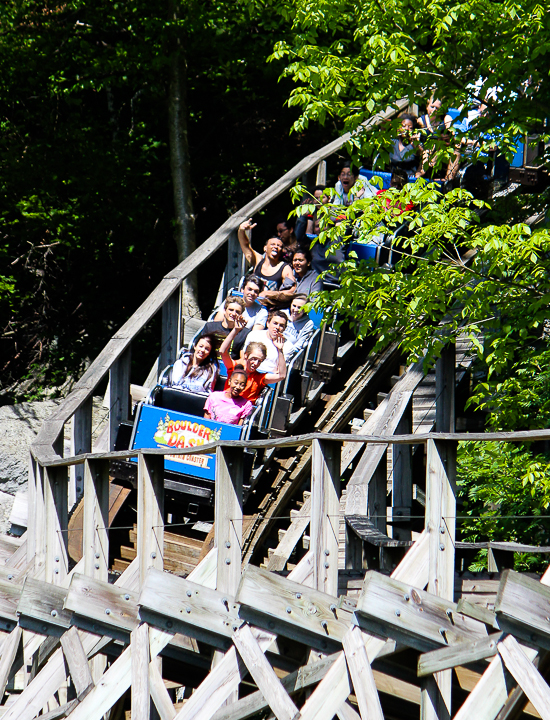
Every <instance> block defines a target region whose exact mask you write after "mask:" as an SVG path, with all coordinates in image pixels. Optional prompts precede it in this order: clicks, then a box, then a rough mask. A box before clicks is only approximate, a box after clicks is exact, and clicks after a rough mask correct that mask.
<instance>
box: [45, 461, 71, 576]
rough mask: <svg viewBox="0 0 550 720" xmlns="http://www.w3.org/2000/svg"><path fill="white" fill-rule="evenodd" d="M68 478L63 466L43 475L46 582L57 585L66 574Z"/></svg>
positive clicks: (47, 470) (46, 470) (47, 471)
mask: <svg viewBox="0 0 550 720" xmlns="http://www.w3.org/2000/svg"><path fill="white" fill-rule="evenodd" d="M68 492H69V476H68V472H67V468H66V467H48V468H46V469H45V473H44V506H45V515H46V517H45V530H46V532H45V541H46V542H45V546H46V551H45V572H46V577H45V579H46V582H50V583H53V584H54V585H61V584H62V583H63V580H64V579H65V577H66V576H67V573H68V571H69V556H68V552H67V530H68V526H69V512H68Z"/></svg>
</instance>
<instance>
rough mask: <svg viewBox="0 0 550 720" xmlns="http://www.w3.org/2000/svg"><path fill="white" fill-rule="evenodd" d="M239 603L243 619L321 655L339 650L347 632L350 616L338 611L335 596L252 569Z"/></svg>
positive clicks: (237, 599) (344, 611)
mask: <svg viewBox="0 0 550 720" xmlns="http://www.w3.org/2000/svg"><path fill="white" fill-rule="evenodd" d="M235 600H236V602H237V603H239V604H240V605H241V609H240V612H239V614H240V617H242V618H243V619H247V620H249V621H250V622H252V623H253V624H256V625H258V626H259V627H262V626H263V627H265V628H266V629H273V630H274V631H275V632H277V633H278V634H282V635H285V636H286V637H290V638H293V639H295V640H298V641H299V642H305V643H306V644H310V645H312V647H315V648H316V649H318V650H320V651H321V652H330V651H331V650H333V649H334V650H335V649H337V647H338V646H337V645H336V646H335V643H338V645H339V644H340V643H341V642H342V637H343V636H344V633H345V632H346V631H347V629H348V627H349V624H350V621H351V613H350V612H349V611H347V610H345V609H344V608H342V607H338V605H339V603H338V598H337V597H336V596H334V597H333V596H331V595H327V594H325V593H321V592H319V591H318V590H314V589H310V588H305V587H304V586H303V585H300V584H298V583H295V582H292V581H291V580H288V579H287V578H282V577H280V576H279V575H275V574H274V573H270V572H268V571H267V570H262V569H261V568H258V567H254V566H253V565H249V566H248V567H247V568H246V570H245V572H244V573H243V577H242V580H241V584H240V586H239V590H238V592H237V596H236V598H235Z"/></svg>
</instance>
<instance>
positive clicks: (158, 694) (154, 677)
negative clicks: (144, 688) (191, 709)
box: [149, 658, 176, 720]
mask: <svg viewBox="0 0 550 720" xmlns="http://www.w3.org/2000/svg"><path fill="white" fill-rule="evenodd" d="M149 690H150V692H151V699H152V700H153V702H154V703H155V707H156V709H157V712H158V714H159V715H160V720H174V718H175V717H176V708H175V707H174V705H173V703H172V700H171V699H170V695H169V694H168V690H167V689H166V686H165V684H164V680H163V679H162V675H161V673H160V670H159V668H158V663H157V661H156V658H154V659H153V660H151V662H150V663H149Z"/></svg>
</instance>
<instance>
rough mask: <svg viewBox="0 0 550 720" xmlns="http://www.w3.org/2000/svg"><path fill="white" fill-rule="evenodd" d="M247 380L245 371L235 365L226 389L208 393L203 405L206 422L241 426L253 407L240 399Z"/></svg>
mask: <svg viewBox="0 0 550 720" xmlns="http://www.w3.org/2000/svg"><path fill="white" fill-rule="evenodd" d="M247 380H248V375H247V374H246V372H245V370H243V368H242V366H240V365H237V366H236V367H235V369H234V370H233V372H232V373H231V377H230V378H229V386H228V387H227V389H226V390H222V391H221V392H213V393H210V395H209V396H208V400H207V401H206V403H205V405H204V417H205V418H207V420H217V421H218V422H223V423H228V424H229V425H242V424H243V423H244V419H245V418H246V417H247V416H248V415H250V413H251V412H252V408H253V407H254V406H253V405H252V403H251V402H250V400H245V399H244V398H243V397H241V393H242V391H243V390H244V389H245V387H246V383H247Z"/></svg>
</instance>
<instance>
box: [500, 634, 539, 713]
mask: <svg viewBox="0 0 550 720" xmlns="http://www.w3.org/2000/svg"><path fill="white" fill-rule="evenodd" d="M497 648H498V652H499V655H500V657H501V658H502V659H503V661H504V664H505V665H506V668H507V669H508V671H509V672H510V674H511V675H512V676H513V677H514V679H515V680H516V682H517V683H518V685H519V686H520V687H521V689H522V690H523V692H524V693H525V694H526V695H527V697H528V698H529V700H530V701H531V703H532V704H533V706H534V707H535V709H536V710H537V712H538V713H539V715H540V716H541V718H542V719H543V720H550V688H549V687H548V685H547V684H546V682H545V681H544V680H543V678H542V677H541V675H540V673H539V671H538V670H537V669H536V667H535V666H534V665H533V663H532V662H531V660H530V658H528V657H527V655H526V654H525V653H524V652H523V650H522V648H521V645H520V644H519V643H518V641H517V640H516V639H515V638H514V637H513V636H512V635H507V636H506V637H505V638H504V639H503V640H501V641H500V642H499V643H498V646H497Z"/></svg>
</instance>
